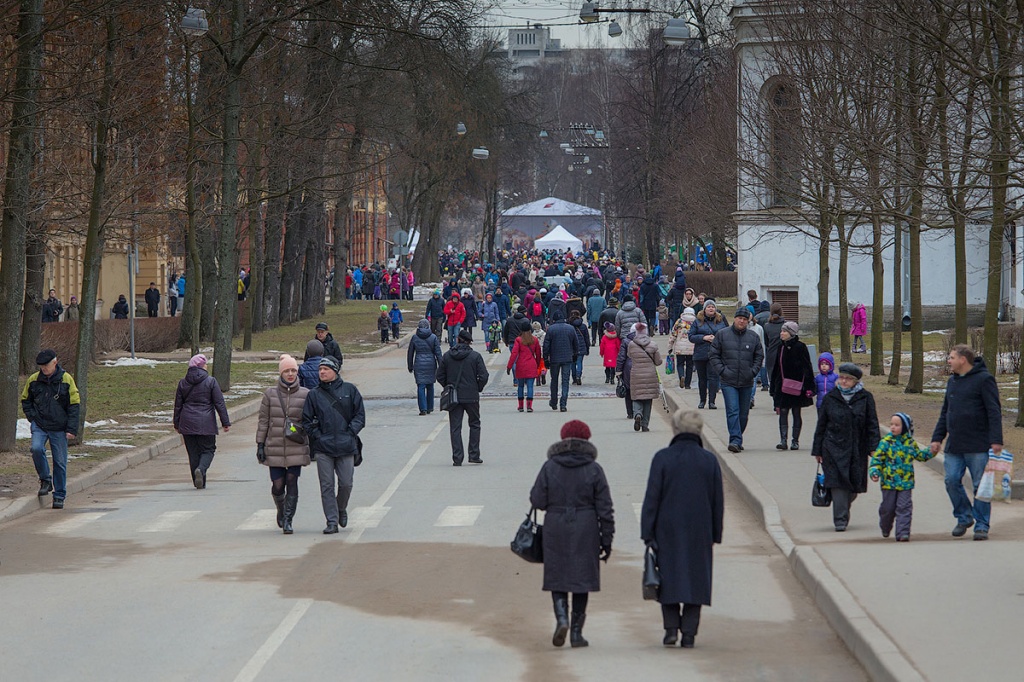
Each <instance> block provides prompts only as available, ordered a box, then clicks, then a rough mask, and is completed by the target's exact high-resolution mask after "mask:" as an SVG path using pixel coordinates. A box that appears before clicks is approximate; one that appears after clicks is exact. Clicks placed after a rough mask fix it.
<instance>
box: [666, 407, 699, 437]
mask: <svg viewBox="0 0 1024 682" xmlns="http://www.w3.org/2000/svg"><path fill="white" fill-rule="evenodd" d="M703 428H704V419H703V418H702V417H701V416H700V412H697V411H696V410H688V409H686V408H681V409H678V410H676V411H675V412H674V413H673V414H672V433H673V434H674V435H677V436H678V435H679V434H680V433H693V434H696V435H698V436H699V435H700V432H701V431H702V430H703Z"/></svg>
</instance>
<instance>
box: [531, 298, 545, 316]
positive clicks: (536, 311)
mask: <svg viewBox="0 0 1024 682" xmlns="http://www.w3.org/2000/svg"><path fill="white" fill-rule="evenodd" d="M543 314H544V308H543V306H541V304H540V303H539V302H537V301H534V302H533V316H534V317H540V316H541V315H543Z"/></svg>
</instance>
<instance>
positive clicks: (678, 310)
mask: <svg viewBox="0 0 1024 682" xmlns="http://www.w3.org/2000/svg"><path fill="white" fill-rule="evenodd" d="M685 295H686V283H685V282H684V283H683V284H682V285H680V284H679V283H678V282H676V284H675V286H673V287H672V288H671V289H669V292H668V295H667V296H666V297H665V305H667V306H668V316H669V319H670V320H678V319H679V316H680V315H681V314H682V313H683V308H685V307H687V306H685V305H683V297H684V296H685ZM693 302H694V303H696V302H697V299H694V300H693ZM689 307H691V308H693V306H692V305H691V306H689ZM694 310H696V308H694Z"/></svg>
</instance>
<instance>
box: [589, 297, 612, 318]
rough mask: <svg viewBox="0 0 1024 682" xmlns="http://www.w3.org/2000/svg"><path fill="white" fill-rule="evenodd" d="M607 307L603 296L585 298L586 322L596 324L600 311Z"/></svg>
mask: <svg viewBox="0 0 1024 682" xmlns="http://www.w3.org/2000/svg"><path fill="white" fill-rule="evenodd" d="M607 307H608V304H607V303H606V302H605V300H604V297H603V296H597V295H594V296H591V297H590V298H588V299H587V322H589V323H590V324H597V322H598V320H600V319H601V313H603V312H604V309H605V308H607Z"/></svg>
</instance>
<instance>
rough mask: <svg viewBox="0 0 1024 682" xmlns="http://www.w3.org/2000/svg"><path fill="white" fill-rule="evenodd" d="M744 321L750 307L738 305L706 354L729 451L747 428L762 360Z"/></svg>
mask: <svg viewBox="0 0 1024 682" xmlns="http://www.w3.org/2000/svg"><path fill="white" fill-rule="evenodd" d="M748 324H750V311H749V310H747V309H746V308H740V309H739V310H737V311H736V314H735V315H733V320H732V326H730V327H726V328H725V329H720V330H719V331H718V333H717V334H715V340H714V341H712V342H711V352H710V354H709V355H708V364H709V369H710V371H712V372H714V373H715V374H717V375H718V377H719V381H720V382H721V386H722V398H723V399H724V400H725V419H726V423H727V424H728V426H729V452H739V451H740V450H742V449H743V432H744V431H745V430H746V428H747V413H748V412H749V411H750V397H751V396H752V395H753V393H754V378H755V377H756V376H757V375H758V373H759V372H760V371H761V365H762V364H763V363H764V351H763V350H762V349H761V339H760V338H759V337H758V336H757V334H755V333H754V332H753V331H751V330H750V329H748V328H747V325H748Z"/></svg>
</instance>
